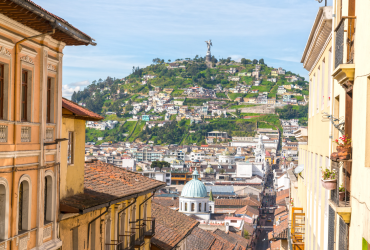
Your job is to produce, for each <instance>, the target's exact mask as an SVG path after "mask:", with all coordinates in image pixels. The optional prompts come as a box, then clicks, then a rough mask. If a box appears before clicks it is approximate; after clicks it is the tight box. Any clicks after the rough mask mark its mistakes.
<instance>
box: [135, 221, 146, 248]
mask: <svg viewBox="0 0 370 250" xmlns="http://www.w3.org/2000/svg"><path fill="white" fill-rule="evenodd" d="M132 231H134V232H135V233H136V235H137V236H139V237H137V238H136V239H135V243H134V244H135V248H140V247H141V246H142V245H144V243H145V225H144V224H138V225H136V227H134V228H132Z"/></svg>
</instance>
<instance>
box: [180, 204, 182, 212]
mask: <svg viewBox="0 0 370 250" xmlns="http://www.w3.org/2000/svg"><path fill="white" fill-rule="evenodd" d="M180 211H182V202H180Z"/></svg>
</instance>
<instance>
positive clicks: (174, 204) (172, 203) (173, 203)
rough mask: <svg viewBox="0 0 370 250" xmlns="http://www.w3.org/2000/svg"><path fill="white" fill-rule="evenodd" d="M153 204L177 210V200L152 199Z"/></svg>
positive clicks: (167, 198)
mask: <svg viewBox="0 0 370 250" xmlns="http://www.w3.org/2000/svg"><path fill="white" fill-rule="evenodd" d="M153 202H155V203H157V204H159V205H162V206H164V207H168V208H179V198H177V199H175V200H173V199H172V198H169V197H154V198H153Z"/></svg>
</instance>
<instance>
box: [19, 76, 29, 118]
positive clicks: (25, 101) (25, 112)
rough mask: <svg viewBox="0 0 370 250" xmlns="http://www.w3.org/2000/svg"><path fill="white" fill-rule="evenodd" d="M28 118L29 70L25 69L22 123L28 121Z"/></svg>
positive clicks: (22, 92)
mask: <svg viewBox="0 0 370 250" xmlns="http://www.w3.org/2000/svg"><path fill="white" fill-rule="evenodd" d="M25 79H26V80H25ZM28 118H29V117H28V70H25V69H23V70H22V84H21V121H28Z"/></svg>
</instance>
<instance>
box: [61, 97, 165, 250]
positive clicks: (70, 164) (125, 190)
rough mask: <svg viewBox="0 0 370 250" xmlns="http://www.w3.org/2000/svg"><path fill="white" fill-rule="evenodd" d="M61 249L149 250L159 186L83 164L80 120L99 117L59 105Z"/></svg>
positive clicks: (136, 175)
mask: <svg viewBox="0 0 370 250" xmlns="http://www.w3.org/2000/svg"><path fill="white" fill-rule="evenodd" d="M62 107H63V110H62V116H63V119H62V135H63V136H64V137H65V138H67V139H68V140H66V141H63V142H62V143H61V144H62V145H61V154H62V155H63V157H62V160H61V164H60V168H61V174H60V197H61V202H60V227H59V228H60V239H61V240H62V242H63V245H62V248H61V249H68V250H79V249H89V250H97V249H105V250H116V249H122V250H124V249H134V248H135V249H146V250H149V249H150V239H151V238H152V236H153V235H154V233H155V219H154V218H152V217H151V197H152V196H153V195H154V193H155V192H156V190H158V189H160V188H162V187H164V186H166V184H165V183H164V182H159V181H156V180H152V179H149V178H147V177H144V176H142V175H141V174H140V173H135V172H131V171H127V170H124V169H122V168H120V167H116V166H113V165H110V164H107V163H103V162H100V161H97V160H94V161H90V162H85V121H87V120H90V121H99V120H101V119H103V117H101V116H99V115H97V114H95V113H93V112H91V111H90V110H87V109H85V108H83V107H81V106H79V105H78V104H76V103H74V102H71V101H69V100H67V99H64V98H63V100H62Z"/></svg>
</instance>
